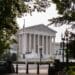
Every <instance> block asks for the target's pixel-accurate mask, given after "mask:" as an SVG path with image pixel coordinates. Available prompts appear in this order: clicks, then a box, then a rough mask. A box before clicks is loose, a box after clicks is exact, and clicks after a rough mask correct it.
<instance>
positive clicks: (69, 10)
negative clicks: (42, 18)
mask: <svg viewBox="0 0 75 75" xmlns="http://www.w3.org/2000/svg"><path fill="white" fill-rule="evenodd" d="M52 2H53V3H54V4H56V9H57V10H58V14H59V15H61V16H60V17H57V18H53V19H50V21H51V24H53V23H61V24H64V23H70V22H74V21H75V0H52Z"/></svg>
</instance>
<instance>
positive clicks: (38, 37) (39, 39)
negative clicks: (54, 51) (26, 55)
mask: <svg viewBox="0 0 75 75" xmlns="http://www.w3.org/2000/svg"><path fill="white" fill-rule="evenodd" d="M39 41H40V35H38V53H40V51H39V48H40V42H39Z"/></svg>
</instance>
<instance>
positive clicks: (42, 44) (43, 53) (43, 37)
mask: <svg viewBox="0 0 75 75" xmlns="http://www.w3.org/2000/svg"><path fill="white" fill-rule="evenodd" d="M44 50H45V49H44V36H42V54H44Z"/></svg>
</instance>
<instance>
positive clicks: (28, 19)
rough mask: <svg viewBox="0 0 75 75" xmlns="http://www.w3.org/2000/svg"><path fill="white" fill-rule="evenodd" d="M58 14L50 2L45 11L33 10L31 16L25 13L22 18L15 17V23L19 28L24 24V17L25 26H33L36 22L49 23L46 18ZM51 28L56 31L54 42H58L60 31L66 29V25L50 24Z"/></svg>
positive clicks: (62, 31)
mask: <svg viewBox="0 0 75 75" xmlns="http://www.w3.org/2000/svg"><path fill="white" fill-rule="evenodd" d="M57 16H59V15H57V11H56V7H55V5H54V4H51V6H50V7H49V8H47V9H46V12H37V11H35V12H33V13H32V16H31V15H30V14H27V16H25V17H24V16H22V18H17V23H18V25H19V28H23V24H24V19H25V27H28V26H34V25H37V24H45V25H47V24H49V21H48V19H51V18H53V17H57ZM50 27H51V28H52V29H54V30H56V31H57V34H56V42H60V40H61V33H64V31H65V29H66V27H67V26H66V25H64V26H62V27H54V26H50Z"/></svg>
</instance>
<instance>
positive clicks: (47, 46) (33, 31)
mask: <svg viewBox="0 0 75 75" xmlns="http://www.w3.org/2000/svg"><path fill="white" fill-rule="evenodd" d="M55 36H56V31H54V30H52V29H50V28H49V27H47V26H45V25H43V24H40V25H35V26H31V27H25V28H23V29H21V30H19V31H18V33H17V37H18V38H17V40H18V55H19V56H21V58H22V55H24V54H26V53H31V52H35V53H37V54H38V55H39V54H40V49H41V50H42V54H43V55H52V54H53V53H54V50H55Z"/></svg>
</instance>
